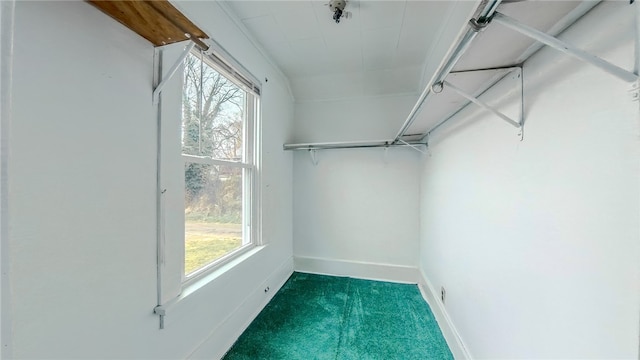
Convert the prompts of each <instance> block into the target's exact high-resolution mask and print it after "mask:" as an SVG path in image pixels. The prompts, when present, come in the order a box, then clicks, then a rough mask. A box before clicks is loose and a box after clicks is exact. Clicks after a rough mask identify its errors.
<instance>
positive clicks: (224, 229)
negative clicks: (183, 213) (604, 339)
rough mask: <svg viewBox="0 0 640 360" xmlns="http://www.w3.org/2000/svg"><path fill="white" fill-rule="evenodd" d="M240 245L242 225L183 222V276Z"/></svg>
mask: <svg viewBox="0 0 640 360" xmlns="http://www.w3.org/2000/svg"><path fill="white" fill-rule="evenodd" d="M241 245H242V225H241V224H224V223H214V222H203V221H198V220H190V219H187V220H186V222H185V246H186V249H185V250H186V251H185V264H184V268H185V274H190V273H192V272H193V271H195V270H198V269H199V268H201V267H203V266H205V265H207V264H209V263H210V262H211V261H212V259H219V258H221V257H222V256H224V255H226V254H228V253H230V252H231V251H233V250H235V249H237V248H238V247H240V246H241Z"/></svg>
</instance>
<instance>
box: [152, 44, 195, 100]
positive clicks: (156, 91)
mask: <svg viewBox="0 0 640 360" xmlns="http://www.w3.org/2000/svg"><path fill="white" fill-rule="evenodd" d="M195 45H196V43H194V42H192V41H190V42H189V44H188V45H187V47H186V48H185V49H184V51H183V52H182V54H180V57H179V58H178V60H176V62H175V64H173V66H172V67H171V69H169V72H168V73H167V75H165V76H163V77H162V80H161V81H160V83H159V84H158V86H156V88H155V89H153V103H154V104H157V103H158V100H159V99H160V93H161V92H162V89H163V88H164V87H165V85H167V82H168V81H169V80H171V78H172V77H173V75H175V73H176V71H178V69H179V68H180V65H182V63H183V62H184V59H186V58H187V56H189V53H190V52H191V50H192V49H193V47H194V46H195ZM161 51H162V50H161Z"/></svg>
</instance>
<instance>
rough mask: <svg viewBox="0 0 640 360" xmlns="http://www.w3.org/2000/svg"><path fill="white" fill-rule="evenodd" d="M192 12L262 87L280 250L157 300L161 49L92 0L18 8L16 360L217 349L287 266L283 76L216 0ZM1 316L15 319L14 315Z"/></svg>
mask: <svg viewBox="0 0 640 360" xmlns="http://www.w3.org/2000/svg"><path fill="white" fill-rule="evenodd" d="M180 7H181V8H182V10H183V11H184V12H185V13H186V14H187V16H189V17H190V18H193V19H194V20H195V21H196V22H197V23H198V24H199V25H200V26H201V27H202V28H203V29H204V30H205V31H206V32H208V33H209V34H211V35H212V36H213V37H214V38H215V39H216V40H218V41H219V42H220V43H221V44H222V45H223V46H224V47H225V48H226V49H227V50H228V51H229V52H230V53H231V54H233V55H234V56H235V57H236V58H237V59H238V60H239V61H240V62H242V63H243V64H244V65H245V66H246V67H247V68H248V69H249V70H250V71H252V72H253V73H254V74H255V75H256V76H258V77H259V78H264V77H268V78H269V82H268V84H265V85H264V86H263V96H262V105H263V113H262V120H263V124H264V127H263V128H264V132H263V143H262V147H263V148H262V149H263V174H262V175H263V184H262V190H263V198H264V199H263V205H264V207H265V208H267V209H271V208H276V207H277V208H278V211H277V212H275V211H266V212H264V216H263V223H264V238H265V240H266V241H267V242H268V245H267V246H266V247H265V248H264V249H262V250H261V251H260V252H258V253H257V254H255V256H253V257H251V258H250V259H248V260H247V261H245V262H244V263H242V264H240V265H239V266H237V267H235V268H233V269H230V270H229V271H227V272H225V273H224V274H222V275H221V276H219V277H218V278H217V279H216V280H215V281H213V282H210V283H208V284H207V285H205V286H203V287H202V288H201V289H200V290H199V291H198V292H196V293H193V294H191V295H190V296H188V297H187V298H185V299H183V301H182V302H181V303H180V304H178V305H176V306H175V307H174V308H172V309H170V310H169V313H168V316H167V323H166V329H164V330H159V329H158V317H157V316H155V315H153V313H152V312H153V308H154V307H155V305H156V259H155V257H156V255H155V254H156V216H155V214H156V200H155V191H156V189H155V184H156V165H155V164H156V119H155V118H154V112H153V107H152V104H151V90H152V86H151V85H152V65H153V48H152V46H151V45H150V44H148V43H147V42H146V41H145V40H144V39H142V38H140V37H138V36H137V35H135V34H134V33H132V32H131V31H129V30H127V29H126V28H124V27H123V26H122V25H120V24H118V23H117V22H115V21H114V20H112V19H110V18H108V17H107V16H105V15H104V14H102V13H101V12H100V11H98V10H97V9H95V8H93V7H92V6H91V5H89V4H87V3H85V2H55V3H52V2H30V1H25V2H18V3H17V5H16V22H15V58H14V65H15V66H14V74H13V76H14V89H13V110H14V113H13V119H12V124H11V135H10V136H11V143H10V146H11V147H10V149H9V151H10V155H9V158H8V161H9V171H8V176H9V177H8V181H9V194H10V197H9V199H8V202H7V203H8V209H9V226H10V230H9V251H10V253H9V257H10V260H11V265H12V267H11V270H10V271H11V272H10V278H11V283H12V289H11V290H12V293H11V300H12V305H13V309H12V323H11V330H12V337H13V344H12V345H13V349H12V350H13V354H12V355H13V356H14V357H16V358H185V357H187V356H189V355H190V354H192V355H193V356H194V357H206V358H217V357H219V356H220V355H221V354H222V353H223V352H224V351H225V350H226V348H227V347H228V346H229V345H230V344H231V342H232V341H233V340H234V338H235V336H237V335H238V334H239V333H240V332H241V330H242V327H243V326H245V325H246V324H247V322H248V321H250V320H251V317H252V316H254V315H255V314H256V313H257V311H259V309H260V308H261V307H262V306H264V304H265V303H266V301H267V300H268V297H269V296H270V295H272V294H273V293H274V292H275V291H272V292H271V293H270V294H267V295H265V294H264V293H263V292H262V289H263V288H264V286H265V285H268V286H270V287H271V288H272V289H274V290H275V289H276V288H277V286H278V284H279V283H280V282H281V281H283V280H284V279H285V278H286V277H287V276H288V274H289V273H290V271H291V267H292V264H291V256H292V250H291V249H292V242H291V241H292V236H291V216H292V212H291V208H292V195H291V191H290V189H291V187H292V183H291V181H292V173H291V166H292V165H291V154H287V153H284V152H283V151H282V150H281V144H282V143H283V142H286V141H287V140H288V139H289V138H290V136H291V121H292V117H293V116H292V115H293V105H292V102H291V98H290V96H289V94H288V92H287V90H286V84H285V82H284V80H283V79H281V78H280V77H279V75H278V73H277V71H276V70H275V69H273V68H272V67H271V66H270V65H269V64H268V63H267V62H266V61H265V59H264V58H263V57H262V56H261V55H260V53H259V52H258V51H257V50H256V49H255V48H254V47H253V46H252V45H251V43H250V42H249V41H248V40H247V39H246V38H245V37H244V35H242V34H241V33H240V32H239V31H238V29H237V28H236V26H235V25H234V23H233V22H231V21H230V20H229V18H228V17H227V16H226V14H225V13H224V12H223V11H222V10H221V9H220V8H219V7H218V5H217V4H216V3H200V2H197V3H196V2H194V3H189V2H181V3H180ZM3 320H4V317H3Z"/></svg>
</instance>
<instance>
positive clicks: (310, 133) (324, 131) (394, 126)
mask: <svg viewBox="0 0 640 360" xmlns="http://www.w3.org/2000/svg"><path fill="white" fill-rule="evenodd" d="M417 98H418V96H417V95H415V94H413V95H412V94H405V95H387V96H373V97H359V98H349V99H345V100H334V101H298V102H297V103H296V105H295V124H294V128H295V133H294V140H295V142H299V143H306V142H332V141H360V140H364V141H366V140H389V139H393V138H394V137H395V135H396V133H397V132H398V129H400V125H402V123H403V121H404V120H405V119H406V117H407V115H409V111H411V108H412V107H413V105H414V104H415V103H416V99H417Z"/></svg>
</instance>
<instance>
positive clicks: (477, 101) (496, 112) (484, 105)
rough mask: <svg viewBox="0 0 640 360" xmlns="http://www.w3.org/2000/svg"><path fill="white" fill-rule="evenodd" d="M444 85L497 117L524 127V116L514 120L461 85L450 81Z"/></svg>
mask: <svg viewBox="0 0 640 360" xmlns="http://www.w3.org/2000/svg"><path fill="white" fill-rule="evenodd" d="M444 85H445V86H446V87H448V88H450V89H451V90H453V91H455V92H456V93H457V94H458V95H460V96H462V97H463V98H465V99H467V100H469V101H471V102H472V103H474V104H476V105H478V106H480V107H481V108H483V109H485V110H488V111H490V112H491V113H493V114H494V115H496V116H497V117H499V118H500V119H502V120H504V121H506V122H507V123H508V124H510V125H512V126H514V127H516V128H520V127H522V118H520V120H519V121H516V120H513V119H512V118H510V117H509V116H507V115H505V114H504V113H503V112H501V111H500V110H498V109H496V108H495V107H493V106H491V105H489V104H487V103H486V102H484V101H482V100H480V99H478V98H476V97H474V96H473V95H470V94H468V93H466V92H465V91H464V90H462V89H460V88H459V87H457V86H455V85H453V84H451V83H450V82H448V81H444Z"/></svg>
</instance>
